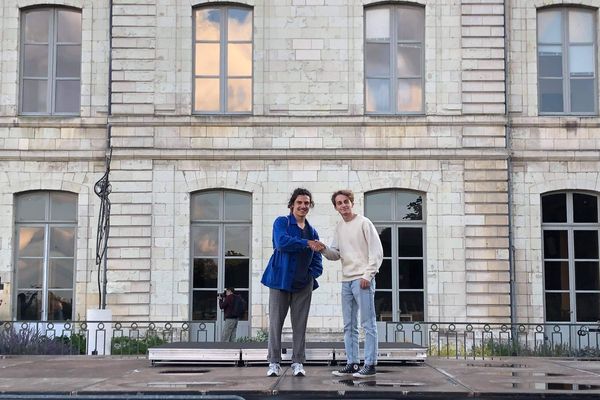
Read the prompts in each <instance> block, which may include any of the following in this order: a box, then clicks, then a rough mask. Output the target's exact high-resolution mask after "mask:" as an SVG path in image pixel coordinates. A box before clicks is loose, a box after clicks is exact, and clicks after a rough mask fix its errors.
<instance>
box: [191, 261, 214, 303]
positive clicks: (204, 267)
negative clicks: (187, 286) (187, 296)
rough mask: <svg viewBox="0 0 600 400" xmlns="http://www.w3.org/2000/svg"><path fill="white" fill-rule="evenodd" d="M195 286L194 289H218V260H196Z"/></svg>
mask: <svg viewBox="0 0 600 400" xmlns="http://www.w3.org/2000/svg"><path fill="white" fill-rule="evenodd" d="M193 285H194V289H196V288H216V287H217V260H214V259H210V258H195V259H194V279H193ZM215 296H216V293H215ZM213 300H216V299H213Z"/></svg>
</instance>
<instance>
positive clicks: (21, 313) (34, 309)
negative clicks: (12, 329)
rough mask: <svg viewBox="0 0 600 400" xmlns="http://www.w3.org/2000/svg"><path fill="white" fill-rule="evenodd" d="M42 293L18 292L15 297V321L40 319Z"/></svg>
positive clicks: (33, 291)
mask: <svg viewBox="0 0 600 400" xmlns="http://www.w3.org/2000/svg"><path fill="white" fill-rule="evenodd" d="M41 316H42V292H41V291H39V290H26V291H19V294H18V295H17V319H18V320H21V321H31V320H37V319H41Z"/></svg>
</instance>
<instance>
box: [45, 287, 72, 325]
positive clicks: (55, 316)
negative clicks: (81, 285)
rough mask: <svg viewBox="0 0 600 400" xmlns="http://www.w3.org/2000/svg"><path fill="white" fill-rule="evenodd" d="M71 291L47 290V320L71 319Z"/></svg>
mask: <svg viewBox="0 0 600 400" xmlns="http://www.w3.org/2000/svg"><path fill="white" fill-rule="evenodd" d="M72 311H73V292H72V291H70V290H53V291H48V321H66V320H72V319H73V316H72Z"/></svg>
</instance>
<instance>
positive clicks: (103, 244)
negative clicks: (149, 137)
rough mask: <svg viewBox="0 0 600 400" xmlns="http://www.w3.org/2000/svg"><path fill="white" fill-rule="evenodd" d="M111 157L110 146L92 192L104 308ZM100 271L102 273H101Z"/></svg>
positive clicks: (101, 306) (97, 257)
mask: <svg viewBox="0 0 600 400" xmlns="http://www.w3.org/2000/svg"><path fill="white" fill-rule="evenodd" d="M111 158H112V147H111V146H110V139H109V147H108V150H107V152H106V159H105V171H104V175H102V178H100V179H99V180H98V181H97V182H96V183H95V185H94V193H96V195H97V196H98V197H100V211H99V213H98V232H97V236H96V265H97V266H98V294H99V298H98V307H99V308H100V309H105V308H106V271H107V260H106V250H107V248H108V237H109V233H110V199H109V198H108V195H110V192H111V191H112V186H111V184H110V181H109V180H108V176H109V174H110V160H111ZM101 271H102V273H101Z"/></svg>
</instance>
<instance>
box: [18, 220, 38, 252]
mask: <svg viewBox="0 0 600 400" xmlns="http://www.w3.org/2000/svg"><path fill="white" fill-rule="evenodd" d="M18 256H19V257H43V256H44V228H42V227H20V228H19V254H18Z"/></svg>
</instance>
